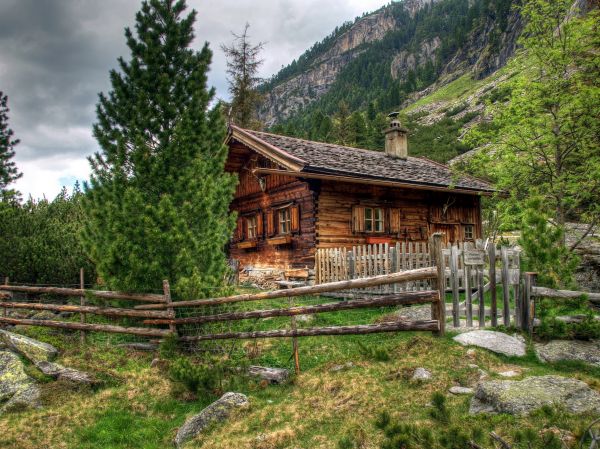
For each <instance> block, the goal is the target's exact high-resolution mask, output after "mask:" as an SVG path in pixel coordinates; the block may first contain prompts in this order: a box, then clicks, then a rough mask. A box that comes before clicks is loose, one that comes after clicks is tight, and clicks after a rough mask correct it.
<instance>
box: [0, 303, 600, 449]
mask: <svg viewBox="0 0 600 449" xmlns="http://www.w3.org/2000/svg"><path fill="white" fill-rule="evenodd" d="M499 298H501V296H500V295H499ZM487 300H489V294H488V295H486V302H487ZM330 301H332V300H331V299H329V298H315V297H303V298H296V299H295V300H294V303H295V304H315V303H323V302H330ZM288 304H289V302H288V300H273V301H265V302H261V303H260V307H261V308H271V307H282V306H287V305H288ZM256 306H257V303H247V304H241V305H240V308H242V309H253V308H256ZM394 311H395V309H394V308H389V307H387V308H379V309H362V310H353V311H344V312H336V313H326V314H319V315H316V316H315V318H314V320H313V321H312V322H310V323H304V322H300V323H299V325H300V326H330V325H340V324H348V323H356V324H358V323H372V322H375V321H376V320H378V319H380V318H381V317H382V316H384V315H387V314H390V313H392V312H394ZM289 326H290V319H289V318H273V319H266V320H260V321H257V322H254V321H250V320H248V321H247V322H244V323H242V324H241V325H240V326H237V329H236V330H266V329H274V328H281V327H289ZM28 333H31V334H35V336H36V337H37V338H40V339H41V340H44V341H50V342H53V343H56V344H57V345H58V346H59V347H60V348H61V350H62V354H61V357H60V359H59V363H62V364H64V365H67V366H73V367H76V368H80V369H85V370H88V371H91V372H93V373H94V374H96V375H97V376H98V377H100V378H102V379H103V380H105V383H104V385H103V386H102V387H100V388H98V389H96V390H93V391H89V390H88V391H79V390H72V389H69V388H66V387H65V386H63V385H60V384H59V383H57V382H48V383H44V384H43V385H42V388H43V397H44V404H45V407H44V408H43V409H41V410H34V411H27V412H23V413H20V414H11V415H6V416H2V417H0V446H1V447H2V448H3V449H4V448H12V449H16V448H18V449H30V448H39V447H48V448H66V449H70V448H89V449H96V448H98V449H99V448H103V449H104V448H111V449H112V448H114V449H117V448H144V449H154V448H156V449H158V448H165V447H171V444H172V439H173V437H174V435H175V432H176V429H177V428H178V427H179V426H181V424H182V423H183V422H184V421H185V419H186V417H188V416H190V415H191V414H193V413H197V412H199V411H200V410H202V409H203V408H204V407H205V406H206V405H207V404H208V403H210V402H211V401H212V400H213V399H214V397H215V396H210V395H209V396H203V397H199V398H195V399H194V398H190V397H189V396H186V395H185V394H182V390H181V388H180V387H179V386H177V385H175V384H174V383H173V382H171V380H170V379H169V374H168V370H167V369H162V370H161V369H157V368H153V369H151V368H150V367H149V366H150V361H151V360H152V358H153V357H155V355H154V354H148V353H139V352H134V351H128V350H125V349H123V348H115V347H113V346H110V345H106V344H95V345H89V346H87V347H85V348H80V347H79V346H78V343H77V342H78V334H77V333H74V334H71V335H69V334H62V333H59V332H56V331H52V330H48V329H32V330H30V331H28ZM452 335H453V333H452V332H449V335H448V336H447V337H444V338H435V337H432V336H431V335H429V334H428V333H413V332H404V333H390V334H373V335H364V336H352V335H348V336H338V337H334V336H324V337H307V338H301V339H299V351H300V365H301V369H302V373H301V374H300V375H299V376H293V378H292V380H291V382H290V383H289V384H287V385H282V386H268V385H264V384H262V383H260V382H258V381H256V380H254V379H245V380H244V381H243V382H242V383H241V384H239V385H238V386H237V387H236V391H240V392H242V393H245V394H247V395H248V396H249V398H250V401H251V407H250V408H249V409H248V410H246V411H244V412H242V413H240V414H239V415H238V416H236V417H235V418H233V419H232V420H231V421H230V422H229V423H228V424H227V425H223V426H215V427H214V428H212V429H211V430H209V431H208V432H206V433H205V435H204V436H203V437H202V438H200V439H198V440H196V441H194V442H192V443H190V445H189V446H188V447H190V448H200V447H202V448H203V449H211V448H212V449H217V448H221V449H222V448H236V449H244V448H249V449H250V448H252V449H279V448H288V447H289V448H332V449H335V448H340V447H342V448H346V447H350V448H353V447H354V448H365V449H370V448H373V449H375V448H380V447H382V446H381V445H382V444H385V442H386V441H387V440H388V437H387V436H386V433H385V432H384V431H383V430H381V429H380V428H378V427H377V426H376V423H375V422H376V420H377V418H378V416H380V414H381V413H382V412H384V411H386V412H387V413H388V414H389V415H390V420H391V422H392V423H395V424H398V425H400V424H401V425H411V426H416V427H417V428H419V429H432V432H433V438H434V440H435V441H436V442H435V444H434V445H433V446H432V449H435V448H437V447H441V446H437V444H438V443H437V441H438V440H439V439H440V438H442V437H444V433H443V432H445V430H444V429H447V428H449V427H448V426H446V425H443V426H442V425H440V424H439V423H437V421H436V420H435V419H434V418H432V416H431V410H432V408H431V405H430V403H431V398H432V394H433V393H434V392H440V393H442V394H443V395H444V396H445V397H446V407H447V409H448V413H449V416H450V418H449V419H450V424H449V426H461V428H463V429H464V430H465V431H469V432H471V431H472V430H473V429H481V431H482V432H483V435H485V436H487V434H488V433H489V432H490V431H492V430H494V431H496V432H498V433H499V434H501V435H504V436H506V438H507V439H508V440H509V441H512V440H511V439H512V438H513V437H514V432H515V429H528V428H530V429H535V430H536V432H537V431H540V430H542V429H544V428H548V427H552V426H556V427H559V428H561V429H564V430H568V431H570V432H573V433H574V434H575V435H576V436H578V435H580V434H581V432H582V431H583V430H582V429H583V426H584V425H585V424H587V423H588V421H590V420H591V417H590V416H584V417H575V416H572V415H569V414H565V413H564V412H561V411H551V412H548V413H542V412H540V413H538V414H534V415H532V416H530V417H524V418H520V417H513V416H507V415H498V416H492V417H490V416H471V415H468V407H469V400H470V398H469V397H461V396H457V397H454V396H451V395H447V394H446V392H447V390H448V388H449V387H450V386H452V385H473V384H474V382H476V381H477V379H478V376H479V374H478V371H477V370H475V369H473V368H471V367H469V364H472V363H475V364H477V365H478V366H479V367H481V368H482V369H484V370H485V371H486V372H488V373H489V375H490V377H491V378H498V379H501V377H500V376H499V375H498V373H499V372H501V371H505V370H507V369H516V370H519V371H522V372H523V373H524V374H525V375H527V376H530V375H544V374H558V375H564V376H573V377H577V378H580V379H582V380H584V381H585V382H587V383H588V384H589V385H591V386H592V387H593V388H596V389H597V390H600V368H595V367H590V366H586V365H583V364H578V363H560V364H551V365H546V364H542V363H540V362H539V361H538V360H537V358H536V357H535V354H534V353H533V351H532V347H531V344H530V346H529V352H528V354H527V356H526V357H523V358H510V357H504V356H499V355H495V354H492V353H490V352H488V351H485V350H479V349H477V350H476V351H475V355H473V356H467V355H466V348H463V347H462V346H460V345H458V344H456V343H455V342H454V341H453V340H452ZM225 347H226V348H230V346H225ZM364 347H366V348H377V349H378V350H379V352H380V353H385V354H386V357H381V356H379V355H376V354H375V353H374V351H370V350H369V351H365V349H364ZM291 352H292V345H291V341H290V340H289V339H267V340H257V341H246V342H240V343H239V344H237V345H236V346H235V347H234V348H233V351H232V353H231V354H232V355H231V357H232V358H233V359H234V361H235V360H238V361H239V362H240V363H242V362H244V363H250V364H257V365H265V366H274V367H284V368H289V369H293V360H292V358H291ZM193 358H194V357H193ZM386 359H387V360H386ZM347 362H352V364H353V365H352V366H351V367H350V368H348V369H346V370H343V371H337V372H332V371H331V368H332V367H333V366H334V365H340V364H345V363H347ZM418 366H422V367H425V368H427V369H429V370H430V371H432V373H433V375H434V379H433V381H432V382H431V383H427V384H419V383H415V382H412V381H411V380H410V377H411V373H412V371H413V370H414V368H416V367H418ZM218 394H220V393H217V394H216V396H218ZM484 443H485V445H484V447H486V448H487V447H489V448H490V449H491V448H492V447H493V446H492V445H491V444H490V443H489V442H487V441H484ZM415 447H419V448H421V447H423V446H415Z"/></svg>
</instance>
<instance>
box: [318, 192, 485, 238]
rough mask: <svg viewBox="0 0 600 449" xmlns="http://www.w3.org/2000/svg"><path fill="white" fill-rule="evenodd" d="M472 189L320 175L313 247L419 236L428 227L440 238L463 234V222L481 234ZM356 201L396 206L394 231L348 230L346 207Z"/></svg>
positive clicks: (425, 233) (427, 233)
mask: <svg viewBox="0 0 600 449" xmlns="http://www.w3.org/2000/svg"><path fill="white" fill-rule="evenodd" d="M479 201H480V200H479V197H478V196H476V195H465V194H456V193H452V192H448V193H446V192H429V191H426V190H411V189H400V188H389V187H380V186H369V185H360V184H344V183H333V182H329V181H323V182H322V184H321V187H320V193H319V196H318V200H317V206H316V209H317V222H316V225H317V226H316V229H317V247H318V248H339V247H346V248H348V249H350V248H351V247H352V246H353V245H364V244H367V243H368V242H367V239H368V238H369V237H382V238H384V239H385V240H386V242H387V243H390V244H395V243H396V242H425V241H427V240H428V239H429V236H430V235H431V234H433V233H434V232H439V231H441V232H444V234H445V242H446V243H447V242H457V241H463V240H465V236H464V225H473V230H474V238H475V239H478V238H481V235H482V230H481V217H480V206H479V204H480V202H479ZM356 205H364V206H367V207H369V206H374V207H383V208H386V209H388V210H389V209H394V210H398V211H399V220H400V226H399V232H390V230H389V228H386V231H385V232H383V233H364V232H352V208H353V207H354V206H356Z"/></svg>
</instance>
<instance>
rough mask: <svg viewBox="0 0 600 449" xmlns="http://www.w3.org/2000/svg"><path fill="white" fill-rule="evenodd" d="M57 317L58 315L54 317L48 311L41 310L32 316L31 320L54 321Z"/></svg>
mask: <svg viewBox="0 0 600 449" xmlns="http://www.w3.org/2000/svg"><path fill="white" fill-rule="evenodd" d="M57 317H58V315H55V314H54V313H52V312H50V311H49V310H42V311H41V312H38V313H36V314H34V315H33V316H32V317H31V319H32V320H41V321H44V320H50V321H52V320H55V319H56V318H57Z"/></svg>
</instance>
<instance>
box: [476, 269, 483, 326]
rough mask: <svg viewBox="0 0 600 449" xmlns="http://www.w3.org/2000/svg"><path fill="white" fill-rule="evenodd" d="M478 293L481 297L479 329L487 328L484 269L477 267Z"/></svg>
mask: <svg viewBox="0 0 600 449" xmlns="http://www.w3.org/2000/svg"><path fill="white" fill-rule="evenodd" d="M477 293H478V296H479V327H480V328H484V327H485V290H484V286H483V267H477Z"/></svg>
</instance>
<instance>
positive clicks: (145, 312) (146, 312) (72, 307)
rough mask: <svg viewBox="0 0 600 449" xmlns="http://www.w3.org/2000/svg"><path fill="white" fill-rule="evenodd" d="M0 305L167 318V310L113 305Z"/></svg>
mask: <svg viewBox="0 0 600 449" xmlns="http://www.w3.org/2000/svg"><path fill="white" fill-rule="evenodd" d="M0 307H3V308H5V309H6V308H11V309H25V310H51V311H54V312H72V313H90V314H93V315H103V316H120V317H131V318H169V317H170V315H169V313H168V312H160V311H151V310H134V309H119V308H114V307H97V306H79V305H70V304H41V303H33V302H2V303H0Z"/></svg>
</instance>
